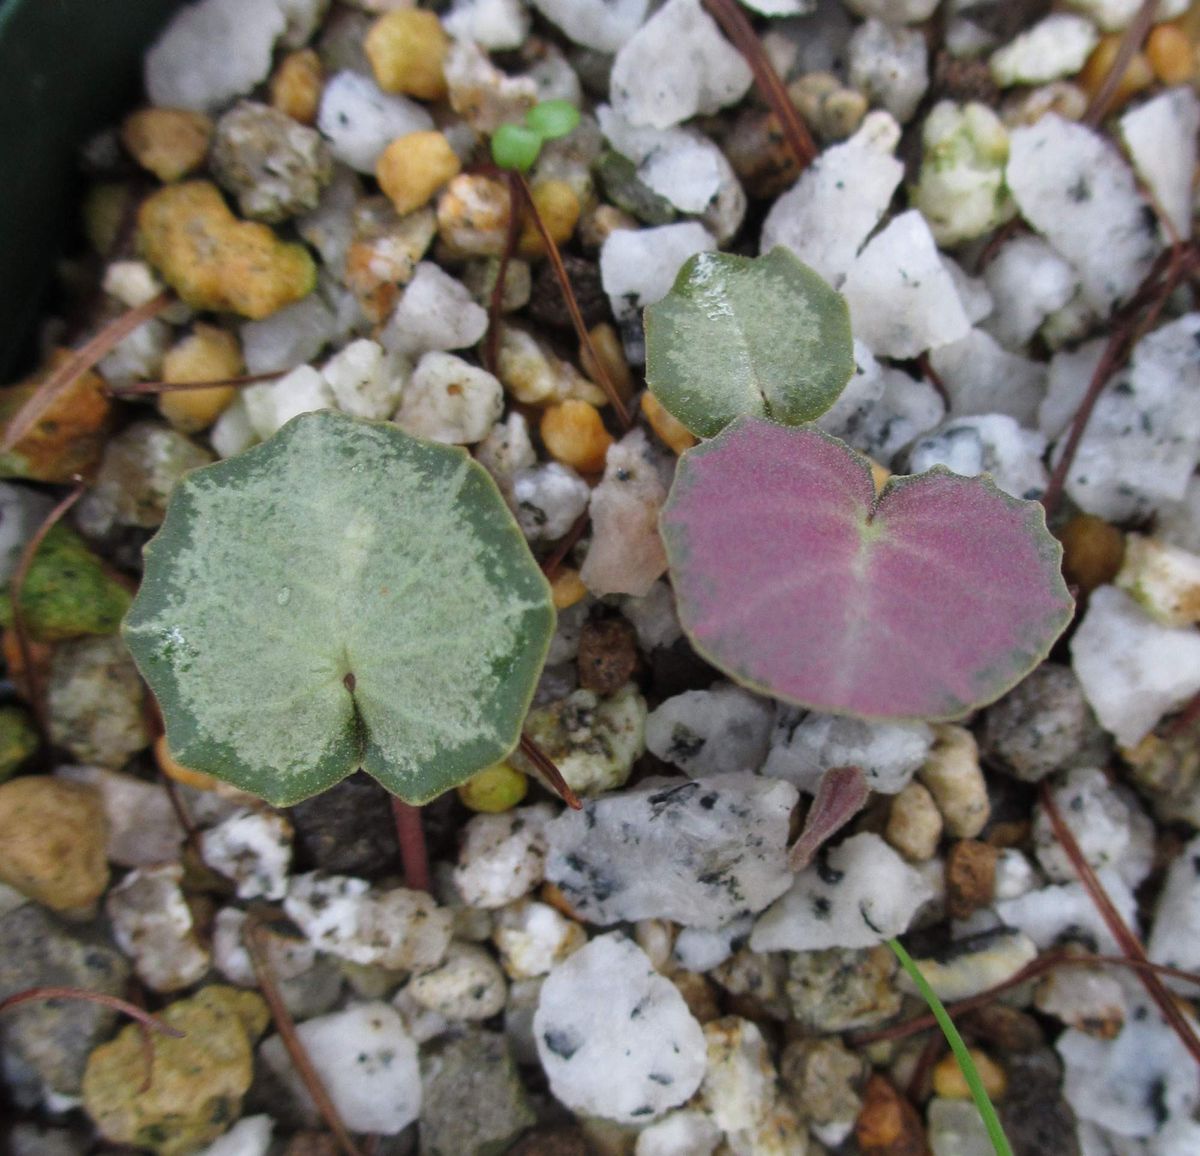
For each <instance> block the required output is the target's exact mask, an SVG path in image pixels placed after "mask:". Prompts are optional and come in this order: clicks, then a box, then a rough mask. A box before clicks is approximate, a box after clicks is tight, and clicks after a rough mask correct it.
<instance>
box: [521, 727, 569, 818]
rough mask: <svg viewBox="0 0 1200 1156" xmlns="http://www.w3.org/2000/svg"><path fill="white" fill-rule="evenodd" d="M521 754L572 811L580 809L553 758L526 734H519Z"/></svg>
mask: <svg viewBox="0 0 1200 1156" xmlns="http://www.w3.org/2000/svg"><path fill="white" fill-rule="evenodd" d="M521 754H523V755H524V756H525V757H526V758H527V759H528V760H529V761H530V762H531V763H532V764H533V765H534V766H535V767H536V768H537V769H538V770H539V771H540V772H541V773H542V774H543V775H544V776H545V777H546V780H547V781H548V782H549V784H550V786H551V787H553V788H554V792H555V794H557V795H558V797H559V798H560V799H562V801H563V802H564V803H566V804H567V806H568V807H570V808H571V810H572V811H582V810H583V804H582V803H581V802H580V801H579V796H578V795H577V794H575V792H574V791H572V790H571V788H570V787H569V786H568V785H567V780H566V779H564V778H563V777H562V771H560V770H559V769H558V767H556V766H555V765H554V760H553V759H552V758H551V757H550V756H549V755H548V754H546V752H545V751H544V750H542V748H541V747H539V746H538V745H537V743H535V742H534V741H533V739H531V738H530V737H529V736H528V735H527V734H525V733H524V732H522V734H521Z"/></svg>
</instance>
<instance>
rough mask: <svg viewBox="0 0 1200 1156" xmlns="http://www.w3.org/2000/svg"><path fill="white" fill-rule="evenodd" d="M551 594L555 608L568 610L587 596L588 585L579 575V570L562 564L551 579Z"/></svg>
mask: <svg viewBox="0 0 1200 1156" xmlns="http://www.w3.org/2000/svg"><path fill="white" fill-rule="evenodd" d="M550 596H551V598H553V599H554V609H555V610H567V609H568V608H570V607H572V606H574V605H575V603H576V602H582V601H583V600H584V598H586V597H587V587H586V586H585V585H584V584H583V579H582V578H580V577H579V571H578V570H574V569H572V568H571V567H570V566H560V567H559V568H558V570H556V571H555V574H554V577H553V578H551V579H550Z"/></svg>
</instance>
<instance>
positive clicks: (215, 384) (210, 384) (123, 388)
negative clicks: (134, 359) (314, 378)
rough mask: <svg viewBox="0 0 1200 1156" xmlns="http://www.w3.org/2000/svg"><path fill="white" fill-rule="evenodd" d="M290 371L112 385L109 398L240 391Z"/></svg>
mask: <svg viewBox="0 0 1200 1156" xmlns="http://www.w3.org/2000/svg"><path fill="white" fill-rule="evenodd" d="M291 372H292V371H291V370H290V369H273V370H271V372H270V373H244V374H242V375H241V376H240V377H222V378H219V379H217V380H216V381H136V382H133V383H132V384H131V385H110V386H109V387H108V390H107V393H108V395H109V397H138V396H140V395H142V394H159V393H179V392H181V391H182V390H185V389H228V388H230V387H233V388H235V389H240V388H241V387H242V386H244V385H257V384H258V383H259V382H260V381H274V380H275V379H276V378H279V377H283V376H284V375H285V374H288V373H291Z"/></svg>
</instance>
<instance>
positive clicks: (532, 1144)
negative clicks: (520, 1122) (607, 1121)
mask: <svg viewBox="0 0 1200 1156" xmlns="http://www.w3.org/2000/svg"><path fill="white" fill-rule="evenodd" d="M593 1151H594V1149H593V1148H592V1146H591V1145H590V1144H589V1143H588V1141H587V1137H586V1136H584V1134H583V1133H582V1132H580V1131H578V1130H576V1129H575V1128H571V1127H563V1128H538V1129H536V1130H535V1131H533V1132H527V1133H526V1134H525V1135H524V1136H522V1137H521V1139H520V1140H518V1141H517V1143H516V1144H515V1145H513V1147H511V1148H509V1149H508V1156H592V1152H593Z"/></svg>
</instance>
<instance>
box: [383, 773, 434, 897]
mask: <svg viewBox="0 0 1200 1156" xmlns="http://www.w3.org/2000/svg"><path fill="white" fill-rule="evenodd" d="M392 818H393V819H394V820H395V822H396V841H397V842H398V843H399V844H400V862H401V863H402V864H403V866H404V884H405V886H406V887H410V888H411V889H412V890H413V891H428V890H429V854H428V852H427V851H426V848H425V827H424V825H423V824H422V822H421V808H420V807H414V806H413V805H412V804H411V803H406V802H405V801H404V800H403V799H398V798H397V797H396V796H395V795H393V796H392Z"/></svg>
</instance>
